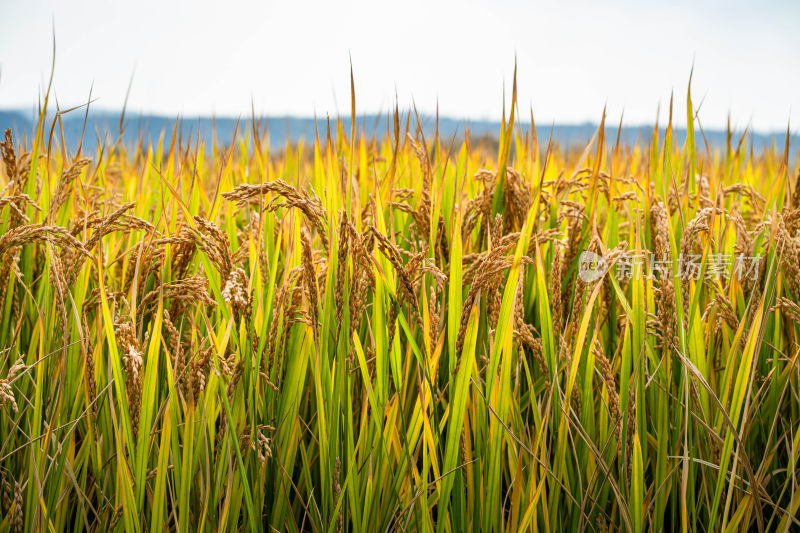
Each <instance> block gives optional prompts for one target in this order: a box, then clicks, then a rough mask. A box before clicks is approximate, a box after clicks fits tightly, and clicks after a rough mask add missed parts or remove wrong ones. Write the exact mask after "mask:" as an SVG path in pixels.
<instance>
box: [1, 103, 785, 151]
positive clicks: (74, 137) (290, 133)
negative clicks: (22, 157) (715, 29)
mask: <svg viewBox="0 0 800 533" xmlns="http://www.w3.org/2000/svg"><path fill="white" fill-rule="evenodd" d="M33 116H34V114H33V112H26V111H20V110H7V111H0V130H2V131H5V130H6V129H7V128H11V129H12V130H13V131H14V133H15V137H16V138H17V139H21V138H23V137H25V136H28V137H29V136H30V132H31V131H32V130H33V129H34V128H35V124H34V119H33ZM52 118H53V116H52V115H51V116H50V123H51V124H52ZM121 118H122V116H121V112H113V111H101V110H92V111H90V112H89V114H88V117H86V114H85V113H84V111H83V109H78V110H74V111H72V112H70V113H67V114H64V115H62V120H61V125H59V126H57V128H58V129H59V130H60V129H61V128H63V132H64V139H65V140H66V145H67V149H68V150H75V149H76V148H77V146H78V144H79V142H80V139H81V137H82V136H83V138H84V142H83V150H84V151H85V152H89V153H91V152H94V151H95V149H96V146H97V144H98V140H100V142H102V143H105V144H109V143H114V142H116V141H117V140H118V139H119V135H120V132H121V133H122V139H123V142H124V143H125V144H127V145H133V144H136V143H139V142H145V143H147V142H154V143H155V142H157V141H158V139H159V138H160V137H161V135H162V134H163V135H164V136H165V137H166V138H169V137H170V136H171V135H172V132H173V131H177V133H178V135H179V137H180V138H181V139H191V138H197V136H198V133H199V137H200V139H203V140H204V141H205V142H206V146H210V141H211V139H213V138H216V140H217V142H219V143H221V144H224V145H227V144H229V143H230V140H231V139H232V138H233V135H234V132H236V131H237V128H238V135H252V132H253V127H252V126H253V125H252V119H251V117H250V116H243V117H241V118H239V119H237V118H235V117H216V118H215V117H209V116H201V117H177V118H176V117H167V116H163V115H151V114H139V113H127V114H126V115H125V116H124V120H120V119H121ZM409 120H410V126H409V131H410V132H412V133H414V132H415V131H416V129H417V119H416V117H415V116H414V114H413V113H411V114H410V116H409V114H408V113H404V114H402V115H401V129H402V131H405V128H406V121H409ZM419 120H420V122H421V125H422V131H423V133H424V134H425V135H426V136H430V135H434V134H435V133H436V130H437V119H436V117H434V116H430V115H421V116H420V118H419ZM255 122H256V131H257V132H258V134H259V135H260V136H265V135H269V139H270V150H280V149H282V148H283V147H285V146H286V143H287V142H288V143H290V144H292V145H294V144H296V143H298V142H299V141H300V140H303V139H304V140H305V141H306V142H313V140H314V138H315V136H316V135H319V137H320V139H325V137H326V136H327V135H328V129H329V128H330V130H331V131H332V133H333V134H334V135H335V134H336V117H330V119H329V118H328V117H317V118H316V119H314V118H307V117H292V116H282V117H263V118H256V120H255ZM356 125H357V128H358V131H359V132H364V133H366V135H367V136H374V137H376V138H377V139H378V140H381V139H383V138H384V137H385V136H386V135H387V134H388V133H389V131H391V130H392V129H393V118H392V116H391V115H386V114H383V115H376V114H371V115H361V116H359V117H358V119H357V124H356ZM49 126H50V124H48V127H49ZM341 127H342V128H343V130H344V131H345V132H346V133H347V134H349V132H350V118H349V116H348V117H341ZM516 127H517V128H518V129H519V130H520V131H522V132H523V133H527V132H529V131H530V122H518V123H517V124H516ZM500 128H501V126H500V123H499V122H495V121H488V120H459V119H453V118H447V117H439V119H438V132H439V135H440V137H441V138H442V139H443V140H444V141H445V142H446V141H447V140H449V139H451V138H452V139H453V140H461V139H463V138H464V136H465V134H467V135H469V137H470V138H473V139H483V140H487V141H489V142H491V140H492V139H496V138H498V137H499V134H500ZM617 129H618V128H617V126H616V125H610V124H609V123H608V122H607V123H606V139H607V141H608V142H614V140H615V139H616V138H617V133H618V132H617ZM596 130H597V124H594V123H590V122H586V123H583V124H554V125H549V124H548V125H544V124H537V125H536V134H537V136H538V139H539V142H540V144H545V143H546V142H547V139H548V138H549V137H550V136H551V135H552V137H553V139H554V140H555V141H558V142H559V143H560V144H561V145H562V146H563V145H582V144H586V143H587V142H589V141H590V140H591V138H592V136H593V135H594V133H595V131H596ZM653 130H654V126H652V125H630V126H625V125H623V127H622V130H621V132H619V138H620V142H621V143H623V144H630V145H632V144H635V143H636V142H637V141H649V140H650V138H651V136H652V134H653ZM744 133H745V132H744V131H743V130H739V131H733V132H730V133H729V132H727V131H725V130H720V129H710V130H708V129H704V130H703V131H702V132H701V131H700V129H699V128H698V129H697V131H696V138H697V145H698V149H699V150H703V149H704V144H705V143H707V144H708V146H709V148H710V149H712V150H713V149H717V148H722V147H724V146H726V144H727V143H728V142H729V141H728V140H729V138H730V144H731V145H732V146H733V147H734V148H736V147H737V146H739V145H740V143H741V141H742V135H743V134H744ZM659 135H660V137H661V138H663V135H664V125H661V126H660V127H659ZM674 135H675V136H676V138H677V142H678V143H683V142H684V140H685V138H686V130H685V129H682V128H677V129H675V130H674ZM798 140H800V137H799V136H798V135H796V134H794V135H792V136H791V138H790V154H791V156H790V157H791V158H792V159H794V157H795V156H796V152H797V150H798V147H800V144H798ZM785 141H786V133H785V132H772V133H754V132H747V137H746V139H745V140H744V143H742V144H741V146H742V147H743V149H746V150H750V149H752V150H753V151H754V152H760V151H761V150H763V149H764V148H765V147H771V146H772V145H773V144H774V145H775V146H776V147H779V148H781V149H782V148H783V146H784V143H785Z"/></svg>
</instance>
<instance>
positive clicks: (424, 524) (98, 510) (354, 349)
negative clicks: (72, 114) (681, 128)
mask: <svg viewBox="0 0 800 533" xmlns="http://www.w3.org/2000/svg"><path fill="white" fill-rule="evenodd" d="M512 109H513V108H512ZM687 110H688V113H687V116H688V118H689V124H690V128H689V132H688V135H687V139H686V141H685V142H682V143H680V144H678V142H677V141H676V139H675V138H674V137H673V134H672V130H671V125H670V126H668V127H667V129H666V135H663V134H662V135H659V133H658V131H659V130H657V129H656V130H655V132H654V136H653V139H652V140H651V141H650V142H649V144H639V145H637V146H620V145H619V144H618V143H616V142H614V140H613V139H610V138H607V137H606V135H605V130H604V129H602V128H601V129H600V130H598V133H597V135H596V136H595V138H594V139H592V141H591V142H590V143H589V145H588V146H587V147H586V148H585V149H583V147H579V148H570V147H565V146H559V145H558V144H557V143H552V142H547V143H545V142H541V143H540V142H539V140H537V139H536V137H535V136H531V135H529V134H527V133H524V132H522V131H521V130H519V129H518V128H515V127H514V123H515V122H514V118H513V116H514V113H513V111H512V113H511V115H510V116H509V119H508V120H507V121H506V125H505V126H504V128H503V131H502V132H500V143H499V144H500V146H499V150H494V149H490V148H489V147H488V145H482V144H477V143H476V144H474V145H473V144H470V142H469V141H467V142H464V143H458V144H454V143H452V142H451V141H450V140H449V139H441V138H439V137H438V136H430V137H429V138H427V139H426V138H424V136H423V135H422V133H421V130H420V129H418V128H417V127H415V124H416V123H417V122H416V120H415V118H414V116H413V115H411V116H410V117H409V116H407V115H402V114H399V113H395V115H394V117H393V118H392V119H390V123H391V124H392V127H390V131H388V132H386V133H387V135H386V140H385V141H378V140H375V139H373V138H368V137H365V136H364V135H363V134H361V133H359V132H358V131H357V130H355V129H353V130H351V131H343V128H342V126H341V125H340V124H331V125H330V126H329V127H328V130H327V132H326V131H325V130H324V128H323V129H322V131H321V133H320V136H319V137H318V138H317V139H316V140H315V141H314V142H313V145H312V146H310V148H307V147H303V146H299V147H287V148H286V149H285V150H283V151H281V153H280V155H277V153H276V152H275V151H274V150H273V151H269V150H268V141H267V138H266V136H265V135H263V134H262V132H259V130H258V128H257V127H252V128H251V127H250V126H248V127H247V128H245V129H244V130H243V131H240V134H239V135H237V136H236V138H235V139H234V140H233V143H232V144H231V145H229V146H224V145H222V144H219V143H218V142H216V141H214V142H213V143H212V145H210V146H209V145H207V144H205V143H204V142H203V140H201V139H193V140H190V141H187V142H182V141H181V140H180V139H179V138H178V136H177V135H176V134H175V133H174V132H173V133H172V134H171V135H170V133H169V132H166V134H165V136H164V138H163V139H162V140H160V141H158V142H154V143H152V144H142V145H140V146H137V147H126V146H122V145H121V144H117V145H113V146H98V147H97V152H96V154H95V155H93V157H92V160H91V161H90V160H89V159H84V157H85V156H84V155H83V154H81V153H80V152H79V153H77V154H75V153H69V152H68V151H67V150H66V149H65V148H64V147H63V146H62V144H61V143H60V134H59V128H58V121H57V120H56V121H53V122H52V123H50V121H49V120H47V121H45V119H44V117H45V115H42V118H40V120H39V123H38V126H36V129H35V131H36V135H35V136H34V137H33V138H32V139H30V140H29V141H28V142H23V141H22V140H21V138H13V137H12V136H11V134H10V133H7V134H6V137H5V141H4V143H3V145H2V156H3V164H2V167H0V170H2V177H0V189H2V190H3V191H4V192H3V193H2V197H0V284H1V285H0V315H1V316H2V319H0V377H2V378H3V379H2V380H0V401H2V407H0V409H1V412H2V415H1V416H0V476H1V478H2V502H0V505H2V507H0V509H1V510H2V512H1V513H0V516H2V517H3V519H2V521H1V522H0V531H7V530H12V531H18V530H30V529H35V530H62V529H64V528H69V529H74V530H82V529H84V528H90V529H93V530H98V531H105V530H109V529H117V530H121V529H125V530H131V531H138V530H143V529H149V530H167V529H168V530H179V531H187V530H200V529H205V530H239V529H244V530H251V529H252V530H255V529H267V530H280V531H318V532H319V531H344V530H352V531H384V530H398V529H404V530H415V531H433V530H436V531H440V532H448V531H465V530H472V531H488V530H494V531H501V530H504V531H518V530H542V531H562V530H565V529H566V530H598V531H599V530H606V529H607V528H609V529H612V530H615V531H617V530H621V531H641V530H644V529H648V530H678V529H682V530H684V531H687V530H691V531H695V530H701V531H702V530H710V531H720V530H729V531H736V530H741V529H745V528H750V529H754V530H790V529H796V528H797V527H798V526H800V522H798V520H797V518H796V516H797V512H798V507H800V491H799V490H798V467H797V460H798V455H800V398H798V386H799V385H800V379H798V378H799V377H800V374H799V373H798V367H797V364H798V360H797V359H798V334H800V329H798V320H800V307H798V298H799V297H800V188H798V184H795V183H794V180H793V179H792V176H793V173H792V170H791V169H790V168H789V157H788V155H789V154H788V146H787V149H786V150H784V149H783V147H778V148H775V147H772V148H769V147H767V148H765V149H764V150H760V151H758V152H756V153H754V152H753V151H752V149H750V150H748V149H747V146H748V144H747V142H746V141H745V140H744V139H743V142H741V143H737V142H736V140H731V142H730V143H729V146H728V147H727V149H725V148H723V149H719V150H709V149H708V148H707V147H705V146H704V144H703V143H702V141H701V139H702V137H701V136H700V135H698V138H697V139H695V136H694V130H693V128H692V127H691V126H692V123H693V121H692V118H693V109H692V106H691V102H688V103H687ZM587 250H588V251H591V252H593V253H594V254H596V255H595V256H593V257H596V258H602V261H604V262H605V264H606V265H609V266H610V268H608V271H607V273H606V274H605V275H604V276H599V277H597V278H596V279H588V280H587V279H585V276H582V275H580V274H581V272H582V270H581V265H582V264H583V263H582V261H581V258H582V253H583V252H584V251H587ZM649 251H651V252H652V253H653V255H652V256H648V255H647V254H648V253H649ZM632 254H633V255H637V254H638V255H644V256H645V257H651V258H656V259H657V260H658V261H660V262H661V263H662V264H663V265H667V266H668V267H671V268H667V272H668V273H667V274H665V275H662V276H657V275H647V274H648V272H647V271H648V267H647V265H648V264H649V263H646V264H644V265H640V266H638V267H636V266H634V267H633V268H632V271H630V272H628V274H627V275H625V274H624V271H623V270H621V269H620V268H619V266H620V265H621V264H623V261H626V262H627V261H628V259H629V257H630V256H631V255H632ZM688 256H693V257H695V258H697V268H698V271H697V272H696V273H695V274H697V275H695V276H691V277H687V276H684V275H683V274H682V272H683V270H682V269H681V268H680V267H681V265H682V264H683V261H684V260H685V258H686V257H688ZM719 257H758V258H760V259H761V260H760V262H758V263H757V268H755V269H754V270H752V271H750V272H749V274H752V275H749V276H742V275H739V274H740V272H738V271H737V268H738V263H736V262H735V261H734V262H733V263H731V264H726V265H725V266H724V268H720V267H719V261H718V259H719ZM584 266H585V265H584ZM712 267H713V268H712ZM637 268H638V270H637Z"/></svg>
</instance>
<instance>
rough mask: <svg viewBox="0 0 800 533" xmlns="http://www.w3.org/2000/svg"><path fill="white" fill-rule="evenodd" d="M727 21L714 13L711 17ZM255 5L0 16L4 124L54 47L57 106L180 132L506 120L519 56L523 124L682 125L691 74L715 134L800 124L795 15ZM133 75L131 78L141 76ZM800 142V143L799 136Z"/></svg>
mask: <svg viewBox="0 0 800 533" xmlns="http://www.w3.org/2000/svg"><path fill="white" fill-rule="evenodd" d="M715 4H719V5H718V6H715ZM727 4H728V5H724V4H723V3H722V2H692V1H686V2H684V1H679V2H670V3H668V4H667V3H664V4H656V3H653V2H633V1H631V2H628V1H624V0H611V1H609V2H603V3H599V2H598V3H594V2H572V3H567V2H534V3H528V2H522V1H507V0H503V1H496V2H482V1H475V0H461V1H457V2H456V1H447V2H438V3H435V4H434V3H433V2H424V1H416V0H407V1H403V2H388V3H385V2H377V1H352V2H350V1H348V2H334V1H329V2H294V1H282V2H263V3H257V2H250V1H244V0H233V1H223V0H217V1H205V0H195V1H177V2H173V1H167V0H160V1H151V0H138V1H136V2H109V1H100V0H64V1H57V2H56V1H53V2H48V1H42V0H33V1H25V2H23V1H20V0H0V68H1V69H2V71H0V108H4V109H8V108H20V107H21V108H25V109H30V108H31V107H32V106H33V105H34V104H35V102H36V101H37V98H38V95H39V94H40V91H42V90H43V88H44V87H46V83H47V77H48V74H49V69H50V60H51V48H52V31H53V26H55V34H56V47H57V51H56V75H55V83H54V85H55V89H56V95H57V97H58V100H59V103H60V104H61V106H62V107H65V106H70V105H75V104H78V103H81V102H84V101H85V100H86V98H87V96H88V93H89V88H90V86H91V85H92V83H94V89H93V96H94V97H97V98H99V100H98V101H97V102H96V103H95V104H93V105H94V106H96V107H98V108H106V109H119V108H120V107H121V106H122V102H123V100H124V96H125V91H126V88H127V86H128V82H129V80H130V78H131V75H132V74H133V86H132V90H131V96H130V101H129V109H130V110H132V111H144V112H155V113H161V114H166V115H177V114H181V115H183V116H189V115H196V114H203V115H210V114H212V113H216V114H217V115H233V116H236V115H245V116H246V115H249V114H250V104H251V99H252V102H253V103H254V105H255V109H256V113H258V114H260V115H285V114H291V115H298V116H312V115H314V114H315V113H316V114H317V115H318V116H325V115H326V114H330V115H331V116H335V115H336V114H337V113H341V114H349V109H350V80H349V74H350V71H349V68H350V67H349V65H350V57H352V61H353V67H354V71H355V80H356V94H357V107H358V111H359V113H364V112H376V111H386V110H387V109H389V107H390V106H392V105H393V104H394V100H395V94H396V95H397V98H398V101H399V104H400V106H401V108H408V107H409V106H410V104H411V102H412V98H413V101H415V102H416V104H417V108H418V109H419V110H420V111H421V112H429V113H430V112H433V111H434V110H435V109H436V105H437V102H438V105H439V110H440V113H441V114H442V115H447V116H451V117H454V118H472V119H498V118H499V117H500V115H501V113H502V97H503V87H504V83H505V89H506V95H507V98H508V96H509V95H510V86H511V78H512V73H513V68H514V56H515V54H516V57H517V63H518V69H519V73H518V85H519V99H518V100H519V103H520V106H521V108H522V111H523V116H524V118H525V120H527V117H528V109H529V107H531V106H532V107H533V110H534V116H535V118H536V120H537V122H539V123H540V124H541V123H549V122H550V121H557V122H559V123H575V122H584V121H593V122H596V121H598V120H599V118H600V114H601V112H602V109H603V105H604V104H607V106H608V113H609V120H611V121H612V122H616V121H617V120H619V115H620V112H621V111H622V110H623V108H624V112H625V123H626V124H650V123H652V122H653V120H654V119H655V116H656V109H657V107H658V105H659V103H660V104H661V111H662V112H661V116H662V119H663V118H664V117H665V116H666V107H667V104H668V102H669V95H670V92H671V91H672V90H674V91H675V102H676V109H675V115H676V117H677V119H678V120H677V122H678V123H679V124H682V123H685V114H686V112H685V109H686V107H685V94H686V86H687V82H688V79H689V72H690V69H691V66H692V63H693V62H694V78H693V84H692V89H693V90H692V92H693V99H694V103H695V105H698V104H699V103H700V101H701V100H703V105H702V109H701V111H700V119H701V121H702V123H703V125H704V127H707V128H711V127H723V126H724V124H725V121H726V118H727V116H728V113H729V112H730V114H731V116H732V120H733V123H734V125H735V126H736V127H737V128H739V129H741V128H743V127H744V126H746V125H747V124H748V123H749V124H752V126H753V128H754V129H755V130H757V131H770V130H778V131H780V130H785V128H786V124H787V121H788V120H789V119H790V116H791V117H792V118H793V120H792V122H793V123H800V116H798V113H800V31H798V28H800V2H789V1H786V2H773V3H770V5H766V3H763V5H762V3H761V2H755V1H735V2H728V3H727ZM134 70H135V73H134ZM792 129H793V131H796V128H794V127H793V128H792Z"/></svg>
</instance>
